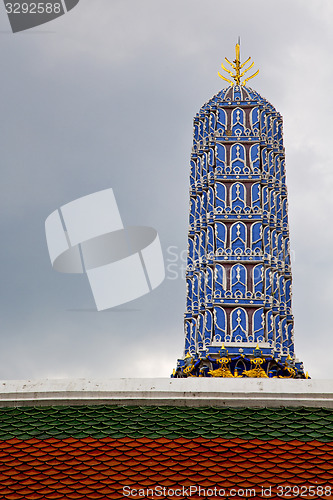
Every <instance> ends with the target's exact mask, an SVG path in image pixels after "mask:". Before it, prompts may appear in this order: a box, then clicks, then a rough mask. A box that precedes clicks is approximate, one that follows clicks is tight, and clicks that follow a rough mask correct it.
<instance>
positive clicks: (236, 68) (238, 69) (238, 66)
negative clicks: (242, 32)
mask: <svg viewBox="0 0 333 500" xmlns="http://www.w3.org/2000/svg"><path fill="white" fill-rule="evenodd" d="M235 49H236V59H235V60H234V61H233V62H230V61H229V59H227V58H226V57H225V60H226V62H227V63H228V64H230V66H231V68H232V69H233V70H234V71H235V73H233V72H232V71H230V69H227V68H226V67H225V66H224V64H223V63H221V67H222V69H223V70H224V71H226V72H227V73H228V74H229V75H230V76H231V78H233V79H234V80H235V82H233V81H232V80H230V79H229V78H226V77H225V76H223V75H221V73H220V72H218V75H219V77H220V78H222V80H225V81H226V82H229V83H231V85H235V83H236V85H240V82H241V78H242V77H243V76H244V75H245V73H247V72H248V71H249V70H250V69H251V68H253V66H254V62H252V63H251V64H250V66H248V67H247V68H245V69H244V71H241V69H242V68H244V66H246V64H247V63H248V62H249V61H250V60H251V57H249V58H248V59H246V61H245V62H244V63H242V64H241V62H240V39H239V38H238V43H236V47H235ZM258 73H259V70H258V71H256V72H255V73H254V74H253V75H251V76H249V77H248V78H245V80H244V81H243V82H242V83H241V85H243V86H244V85H246V82H248V81H249V80H251V79H252V78H254V77H255V76H257V74H258Z"/></svg>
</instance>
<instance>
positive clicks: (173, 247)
mask: <svg viewBox="0 0 333 500" xmlns="http://www.w3.org/2000/svg"><path fill="white" fill-rule="evenodd" d="M332 26H333V3H332V0H238V1H237V2H229V1H224V0H205V1H204V2H203V1H202V0H177V1H176V0H168V1H167V0H80V2H79V4H78V5H77V7H75V8H74V9H73V10H72V11H70V12H69V13H68V14H66V15H65V16H62V17H60V18H58V19H57V20H55V21H53V22H50V23H48V24H45V25H43V26H41V27H39V28H36V29H34V30H29V31H26V32H22V33H17V34H12V33H11V31H10V26H9V22H8V19H7V17H6V13H5V9H4V7H3V5H0V40H1V43H0V61H1V84H0V88H1V96H2V99H1V108H0V109H1V137H0V151H1V160H0V161H1V172H2V175H1V196H0V221H1V236H2V244H1V330H0V332H1V349H0V378H2V379H29V378H30V379H31V378H45V377H48V378H52V377H53V378H54V377H87V378H88V377H94V378H100V377H145V376H152V377H154V376H156V377H164V376H169V375H170V373H171V372H172V369H173V367H175V365H176V360H177V358H178V357H180V356H181V354H182V350H183V343H184V340H183V339H184V334H183V313H184V307H185V284H184V280H183V279H182V277H181V275H182V268H183V267H184V262H183V258H184V255H185V252H184V250H185V249H186V244H187V227H188V203H189V198H188V185H189V181H188V174H189V167H188V164H189V158H190V151H191V147H192V119H193V116H194V114H195V113H196V112H197V111H198V110H199V108H200V107H201V105H202V104H203V103H204V102H205V101H207V100H208V99H209V98H210V97H212V96H213V94H215V93H216V92H218V91H219V90H220V89H221V88H222V87H223V86H224V84H223V82H222V80H221V79H219V78H218V76H217V72H218V70H219V69H220V64H221V62H222V60H223V58H224V56H227V57H228V58H232V57H233V56H234V46H235V42H236V41H237V38H238V36H239V35H240V36H241V52H242V56H243V59H245V58H247V57H248V56H252V58H253V60H254V61H255V67H256V68H260V74H259V76H258V77H256V78H255V79H254V80H252V81H251V86H252V87H253V88H254V89H255V90H257V91H258V92H259V93H260V94H261V95H262V96H263V97H265V98H266V99H268V100H269V101H270V102H271V103H272V104H273V105H274V106H275V107H276V108H277V109H278V111H280V112H281V113H282V115H283V118H284V141H285V147H286V158H287V182H288V191H289V221H290V233H291V248H292V254H293V278H294V287H293V292H294V295H293V311H294V316H295V344H296V355H297V357H298V358H299V359H301V360H303V361H304V364H305V369H306V370H308V371H309V373H310V375H311V376H312V377H313V378H331V377H332V372H331V369H330V366H331V356H332V354H331V353H332V350H333V329H332V309H333V307H332V304H333V287H332V281H333V259H332V244H333V225H332V223H331V221H332V213H333V198H332V188H333V161H332V160H333V154H332V134H333V125H332V111H333V110H332V95H333V92H332V90H331V88H332V81H333V74H332V73H333V71H332V66H333V65H332V52H331V48H332V45H333V43H332V41H333V40H332V38H333V30H332ZM108 187H112V188H113V189H114V193H115V196H116V199H117V201H118V205H119V209H120V211H121V214H122V218H123V222H124V224H125V225H148V226H153V227H154V228H156V229H157V230H158V232H159V235H160V239H161V242H162V247H163V251H164V255H165V259H166V265H167V279H166V280H165V281H164V283H163V284H162V285H161V286H160V287H159V288H157V289H156V290H154V291H153V292H152V293H150V294H148V295H146V296H145V297H142V298H140V299H137V300H136V301H133V302H131V303H129V304H126V305H123V306H121V307H118V308H116V309H112V310H108V311H104V312H97V311H96V310H95V306H94V301H93V298H92V295H91V291H90V288H89V285H88V282H87V278H86V277H85V276H78V275H70V274H68V275H65V274H60V273H57V272H55V271H53V269H52V267H51V264H50V261H49V256H48V251H47V247H46V242H45V234H44V223H45V219H46V218H47V216H48V215H49V214H50V213H51V212H53V211H54V210H55V209H57V208H59V207H60V206H61V205H63V204H65V203H67V202H69V201H72V200H74V199H76V198H79V197H81V196H84V195H87V194H90V193H93V192H96V191H99V190H101V189H106V188H108ZM175 259H176V262H171V260H175ZM177 275H178V278H177V279H171V278H175V277H176V276H177Z"/></svg>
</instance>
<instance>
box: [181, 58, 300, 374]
mask: <svg viewBox="0 0 333 500" xmlns="http://www.w3.org/2000/svg"><path fill="white" fill-rule="evenodd" d="M235 62H236V61H235ZM238 83H239V82H238ZM186 282H187V303H186V313H185V355H184V359H182V360H179V361H178V366H177V370H176V372H175V376H189V375H191V376H211V375H212V376H235V375H236V376H240V375H241V376H251V375H249V373H250V372H251V370H247V369H249V368H253V366H254V365H253V364H252V363H253V359H254V358H256V359H257V360H258V359H259V358H261V359H262V361H260V362H258V363H257V365H255V366H256V368H258V369H259V368H260V370H261V373H262V374H261V375H258V376H265V375H264V374H263V370H262V369H264V372H265V373H266V375H267V376H288V374H290V376H293V377H294V376H296V377H304V375H303V369H302V368H303V367H302V364H301V363H299V362H298V361H297V360H296V359H295V353H294V321H293V315H292V308H291V285H292V276H291V263H290V250H289V226H288V204H287V187H286V172H285V155H284V146H283V136H282V117H281V115H280V114H279V113H278V112H277V111H276V109H275V108H274V107H273V106H272V105H271V104H270V103H269V102H268V101H267V100H265V99H263V98H262V97H261V96H260V95H259V94H258V93H257V92H256V91H254V90H252V89H251V88H249V87H245V86H241V85H239V84H237V83H236V84H235V85H231V86H230V87H228V88H226V89H224V90H222V91H221V92H219V93H218V94H216V95H215V96H214V97H213V98H212V99H210V100H209V101H208V102H207V103H206V104H204V105H203V106H202V107H201V109H200V111H199V113H198V114H197V115H196V116H195V118H194V137H193V149H192V156H191V172H190V221H189V235H188V266H187V273H186ZM221 356H222V358H223V357H224V359H225V362H224V365H223V362H222V361H221V359H222V358H221ZM227 359H228V362H227V361H226V360H227ZM219 360H220V361H219ZM232 361H233V366H231V364H230V363H231V362H232ZM216 363H217V364H216ZM218 363H219V364H220V367H223V366H224V367H225V368H228V373H230V374H229V375H221V370H220V372H219V371H218V370H215V374H214V373H213V371H214V368H216V367H218V366H219V364H218ZM288 368H289V369H288ZM235 370H236V371H235ZM222 371H223V370H222ZM252 371H253V370H252ZM246 373H247V374H246ZM258 373H259V371H258ZM242 374H243V375H242ZM244 374H245V375H244ZM252 376H255V375H252Z"/></svg>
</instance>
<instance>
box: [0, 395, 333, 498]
mask: <svg viewBox="0 0 333 500" xmlns="http://www.w3.org/2000/svg"><path fill="white" fill-rule="evenodd" d="M332 424H333V410H329V409H320V408H319V409H316V408H314V409H312V408H311V409H309V408H296V409H295V408H294V409H293V408H289V409H287V408H277V409H274V408H267V409H245V408H244V409H237V408H233V409H229V408H180V407H177V408H176V407H154V406H146V407H131V406H98V405H96V406H73V407H52V408H43V407H38V408H26V407H24V408H2V409H0V499H7V500H21V499H22V500H39V499H40V500H44V499H46V500H48V499H50V500H51V499H54V500H56V499H73V500H74V499H75V500H76V499H77V500H78V499H82V500H85V499H101V500H104V499H114V500H117V499H123V498H126V497H125V496H124V493H129V491H130V489H132V490H134V492H136V493H137V495H136V497H135V496H133V495H132V496H129V498H162V499H163V498H181V499H182V498H192V499H201V498H221V497H222V498H235V499H239V498H242V499H244V498H268V497H269V498H270V499H277V498H280V499H281V498H286V499H287V498H312V499H313V498H333V484H332V480H333V472H332V470H333V439H332V436H333V425H332ZM330 484H331V486H332V494H331V493H330V492H331V490H330V489H329V487H330ZM279 486H282V487H284V488H287V487H288V486H293V487H296V488H297V487H298V488H300V489H299V491H298V490H297V489H294V490H291V491H293V492H294V493H297V492H298V495H297V496H296V495H295V494H291V495H288V494H287V493H288V492H289V493H290V491H289V490H288V489H285V490H281V489H279V488H278V487H279ZM310 486H311V489H309V487H310ZM124 487H128V489H125V490H124V491H123V488H124ZM156 487H157V488H160V490H156V492H157V493H159V492H160V491H162V495H159V496H158V495H156V496H155V497H154V496H152V493H147V489H150V491H154V489H155V488H156ZM190 487H192V490H189V488H190ZM199 487H201V495H200V496H199V492H198V488H199ZM215 487H218V488H219V489H220V490H221V492H220V495H218V490H217V494H216V495H215V496H214V495H212V492H214V488H215ZM270 487H271V490H267V489H268V488H270ZM163 488H165V492H164V493H163ZM183 488H184V491H183ZM194 488H197V491H195V489H194ZM262 488H264V489H266V493H268V492H269V491H270V495H269V496H268V494H266V496H262ZM302 488H303V489H302ZM325 488H326V490H325ZM246 489H249V490H250V489H251V490H252V493H253V492H255V496H253V495H252V494H251V493H249V492H247V496H246V495H245V493H246V492H245V490H246ZM139 490H141V492H142V493H143V494H141V495H140V493H139ZM175 490H177V496H176V495H175V494H172V492H174V491H175ZM207 490H208V491H207ZM222 490H225V491H224V496H221V493H223V491H222ZM238 490H240V491H239V492H238V493H239V494H238V493H237V491H238ZM179 493H181V495H179ZM233 493H235V494H233ZM281 493H282V494H281ZM313 493H314V494H313ZM278 494H279V495H278Z"/></svg>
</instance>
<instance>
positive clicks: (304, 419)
mask: <svg viewBox="0 0 333 500" xmlns="http://www.w3.org/2000/svg"><path fill="white" fill-rule="evenodd" d="M32 437H36V438H40V439H46V438H52V437H54V438H58V439H65V438H67V437H73V438H85V437H93V438H98V439H102V438H105V437H111V438H118V439H119V438H122V437H131V438H139V437H149V438H153V439H157V438H160V437H166V438H169V439H175V438H178V437H184V438H188V439H191V438H195V437H204V438H207V439H212V438H216V437H220V438H224V439H232V438H242V439H246V440H250V439H254V438H257V439H262V440H269V439H274V438H277V439H281V440H284V441H290V440H293V439H298V440H300V441H311V440H317V441H322V442H330V441H333V410H330V409H323V408H295V409H294V408H210V407H207V408H180V407H153V406H152V407H150V406H145V407H139V406H99V405H96V406H80V407H77V406H74V407H38V408H35V407H24V408H0V440H7V439H12V438H18V439H24V440H26V439H31V438H32Z"/></svg>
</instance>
